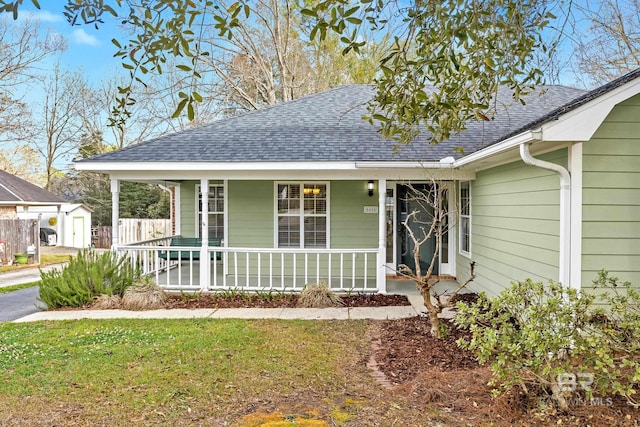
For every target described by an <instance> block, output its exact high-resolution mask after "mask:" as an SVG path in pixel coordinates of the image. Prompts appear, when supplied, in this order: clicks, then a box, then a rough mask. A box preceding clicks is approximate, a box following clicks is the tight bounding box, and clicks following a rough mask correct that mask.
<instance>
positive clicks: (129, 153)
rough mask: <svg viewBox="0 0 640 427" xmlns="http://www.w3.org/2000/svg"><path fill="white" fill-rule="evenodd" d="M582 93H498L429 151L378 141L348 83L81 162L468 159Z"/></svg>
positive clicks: (364, 98) (556, 89)
mask: <svg viewBox="0 0 640 427" xmlns="http://www.w3.org/2000/svg"><path fill="white" fill-rule="evenodd" d="M584 94H585V91H582V90H579V89H574V88H569V87H565V86H545V87H541V88H540V89H539V90H538V91H536V92H534V93H533V94H531V95H530V96H528V97H527V103H526V105H522V104H520V103H519V102H514V101H513V100H512V99H511V96H510V94H509V93H507V91H504V92H501V93H500V94H499V95H498V98H497V103H496V105H498V108H497V113H496V116H495V119H494V120H492V121H490V122H472V123H470V124H469V125H468V129H467V130H466V131H464V132H462V133H461V134H460V135H458V136H456V137H454V138H452V139H451V140H450V141H446V142H443V143H440V144H436V145H434V144H429V143H428V142H426V141H425V138H418V139H417V140H416V141H415V142H414V143H412V144H411V145H409V146H402V147H399V149H396V150H394V146H395V143H394V141H389V140H386V139H384V138H382V136H381V135H380V134H379V133H378V132H376V128H375V127H374V126H372V125H370V124H369V123H368V122H367V121H366V120H363V119H362V117H363V116H364V115H367V114H368V111H367V103H368V102H369V101H371V99H372V98H373V95H374V90H373V87H372V86H368V85H348V86H342V87H339V88H336V89H333V90H329V91H327V92H322V93H318V94H315V95H310V96H306V97H304V98H300V99H297V100H294V101H291V102H287V103H282V104H279V105H276V106H273V107H269V108H264V109H262V110H257V111H252V112H248V113H245V114H242V115H238V116H234V117H230V118H225V119H221V120H218V121H214V122H212V123H209V124H207V125H203V126H199V127H196V128H192V129H188V130H185V131H181V132H177V133H173V134H170V135H165V136H162V137H159V138H156V139H152V140H149V141H146V142H143V143H140V144H136V145H133V146H130V147H127V148H124V149H122V150H118V151H114V152H111V153H106V154H102V155H99V156H96V157H93V158H91V159H86V160H81V162H265V161H271V162H306V161H308V162H312V161H329V162H330V161H386V160H421V161H438V160H440V159H442V158H444V157H448V156H452V157H454V158H459V157H461V156H462V155H461V153H460V148H461V149H462V151H463V152H464V153H465V154H470V153H472V152H474V151H477V150H479V149H482V148H484V147H486V146H488V145H491V144H492V143H495V142H497V141H499V140H501V139H503V138H504V137H506V136H507V135H510V134H511V133H513V131H514V130H516V129H521V128H523V127H524V126H526V125H527V124H529V123H531V122H532V121H534V120H536V119H539V118H541V117H546V116H548V115H549V114H551V113H553V112H554V111H556V110H557V109H558V108H560V107H562V106H563V105H565V104H567V102H568V101H570V100H573V99H576V98H579V97H581V96H583V95H584ZM396 148H398V147H396Z"/></svg>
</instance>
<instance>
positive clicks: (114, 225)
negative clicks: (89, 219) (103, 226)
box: [111, 178, 120, 250]
mask: <svg viewBox="0 0 640 427" xmlns="http://www.w3.org/2000/svg"><path fill="white" fill-rule="evenodd" d="M119 222H120V181H118V180H117V179H115V178H111V250H116V249H117V248H118V246H120V232H119V230H118V223H119Z"/></svg>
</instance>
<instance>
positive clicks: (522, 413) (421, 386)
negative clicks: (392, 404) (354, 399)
mask: <svg viewBox="0 0 640 427" xmlns="http://www.w3.org/2000/svg"><path fill="white" fill-rule="evenodd" d="M464 298H468V299H472V298H473V297H472V296H469V297H464ZM444 324H445V325H446V330H447V335H446V336H445V338H443V339H441V340H438V339H435V338H432V337H431V335H430V332H429V331H430V328H431V325H430V323H429V319H428V318H427V317H423V316H421V317H414V318H409V319H400V320H387V321H383V322H375V323H374V324H373V326H372V328H373V331H372V336H373V343H372V353H373V355H372V359H375V362H376V365H377V370H379V372H380V373H381V375H376V373H375V372H374V378H376V379H377V380H378V381H379V382H380V385H381V386H382V387H385V388H386V389H387V392H388V393H392V394H394V395H398V396H401V397H403V398H405V399H407V401H408V402H410V403H409V404H410V405H411V406H414V407H421V408H426V407H428V408H431V410H430V411H429V413H430V420H432V421H433V420H434V419H435V420H437V421H439V422H441V423H442V424H443V425H456V426H457V425H468V426H475V425H494V426H513V425H517V426H540V427H542V426H548V425H563V426H593V427H599V426H602V427H605V426H607V427H608V426H638V425H640V411H639V410H638V409H635V408H633V407H632V406H630V405H628V404H627V403H626V402H625V401H624V400H622V399H617V398H613V399H610V400H608V399H606V398H605V399H604V400H602V401H600V402H596V404H590V403H589V402H588V401H587V402H586V403H578V404H575V405H573V406H572V407H571V409H570V411H569V413H559V412H557V411H556V410H555V409H554V408H553V406H552V405H551V404H550V400H549V399H544V396H537V397H535V396H533V397H532V396H527V395H525V394H524V393H522V392H521V391H520V390H513V391H512V392H511V393H508V394H503V395H501V396H499V397H497V398H492V397H491V391H492V387H491V386H489V385H488V382H489V381H490V380H491V378H492V374H491V370H490V369H489V368H488V367H486V366H479V365H478V363H477V361H476V359H475V357H474V356H473V354H471V353H470V352H468V351H465V350H462V349H460V348H459V347H458V345H457V344H456V342H455V341H456V340H457V339H458V338H460V337H467V336H468V333H467V332H466V331H460V330H458V329H456V328H455V325H453V324H452V323H451V322H449V321H444ZM375 370H376V368H374V371H375ZM380 377H382V378H381V379H380ZM541 398H542V401H543V403H541ZM433 414H435V415H433Z"/></svg>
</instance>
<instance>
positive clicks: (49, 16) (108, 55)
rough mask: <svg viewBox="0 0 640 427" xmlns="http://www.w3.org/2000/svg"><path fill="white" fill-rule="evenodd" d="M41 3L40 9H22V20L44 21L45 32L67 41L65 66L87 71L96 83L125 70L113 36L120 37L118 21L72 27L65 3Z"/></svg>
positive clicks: (63, 59)
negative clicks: (65, 12)
mask: <svg viewBox="0 0 640 427" xmlns="http://www.w3.org/2000/svg"><path fill="white" fill-rule="evenodd" d="M41 6H42V9H40V10H37V9H35V8H33V6H31V7H27V3H25V7H24V8H21V9H20V14H19V19H20V20H22V19H36V20H38V21H39V22H40V31H41V33H42V34H46V32H47V31H49V32H50V33H52V34H58V35H61V36H63V37H64V38H65V39H66V40H67V44H68V48H67V50H66V51H65V52H64V53H62V55H61V63H62V65H63V67H66V68H68V69H70V70H73V71H75V70H82V71H84V73H85V74H86V76H87V79H88V80H89V81H90V82H91V83H92V84H94V85H97V84H98V83H99V82H100V81H101V80H102V79H104V78H108V77H109V76H111V75H113V74H114V73H121V72H122V68H121V67H120V61H119V59H118V58H114V57H113V54H114V53H115V51H116V48H115V46H114V45H113V43H111V39H113V38H114V37H118V36H119V35H118V27H117V25H116V23H115V22H114V21H106V22H105V23H104V24H100V27H99V29H97V30H96V28H95V27H94V26H93V25H81V26H73V27H72V26H71V25H70V24H69V23H68V22H67V20H66V18H65V17H64V15H63V14H62V4H60V3H57V6H53V5H51V4H48V5H46V4H44V2H41ZM51 61H53V60H51ZM51 63H53V62H51Z"/></svg>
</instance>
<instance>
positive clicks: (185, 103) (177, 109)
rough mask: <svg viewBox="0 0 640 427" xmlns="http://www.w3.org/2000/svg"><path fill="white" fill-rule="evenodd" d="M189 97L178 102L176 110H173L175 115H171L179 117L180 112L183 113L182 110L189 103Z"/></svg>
mask: <svg viewBox="0 0 640 427" xmlns="http://www.w3.org/2000/svg"><path fill="white" fill-rule="evenodd" d="M187 102H188V99H183V100H182V101H180V103H179V104H178V107H177V108H176V111H174V112H173V115H172V116H171V118H172V119H177V118H178V117H180V114H182V110H184V107H185V106H186V105H187Z"/></svg>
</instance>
